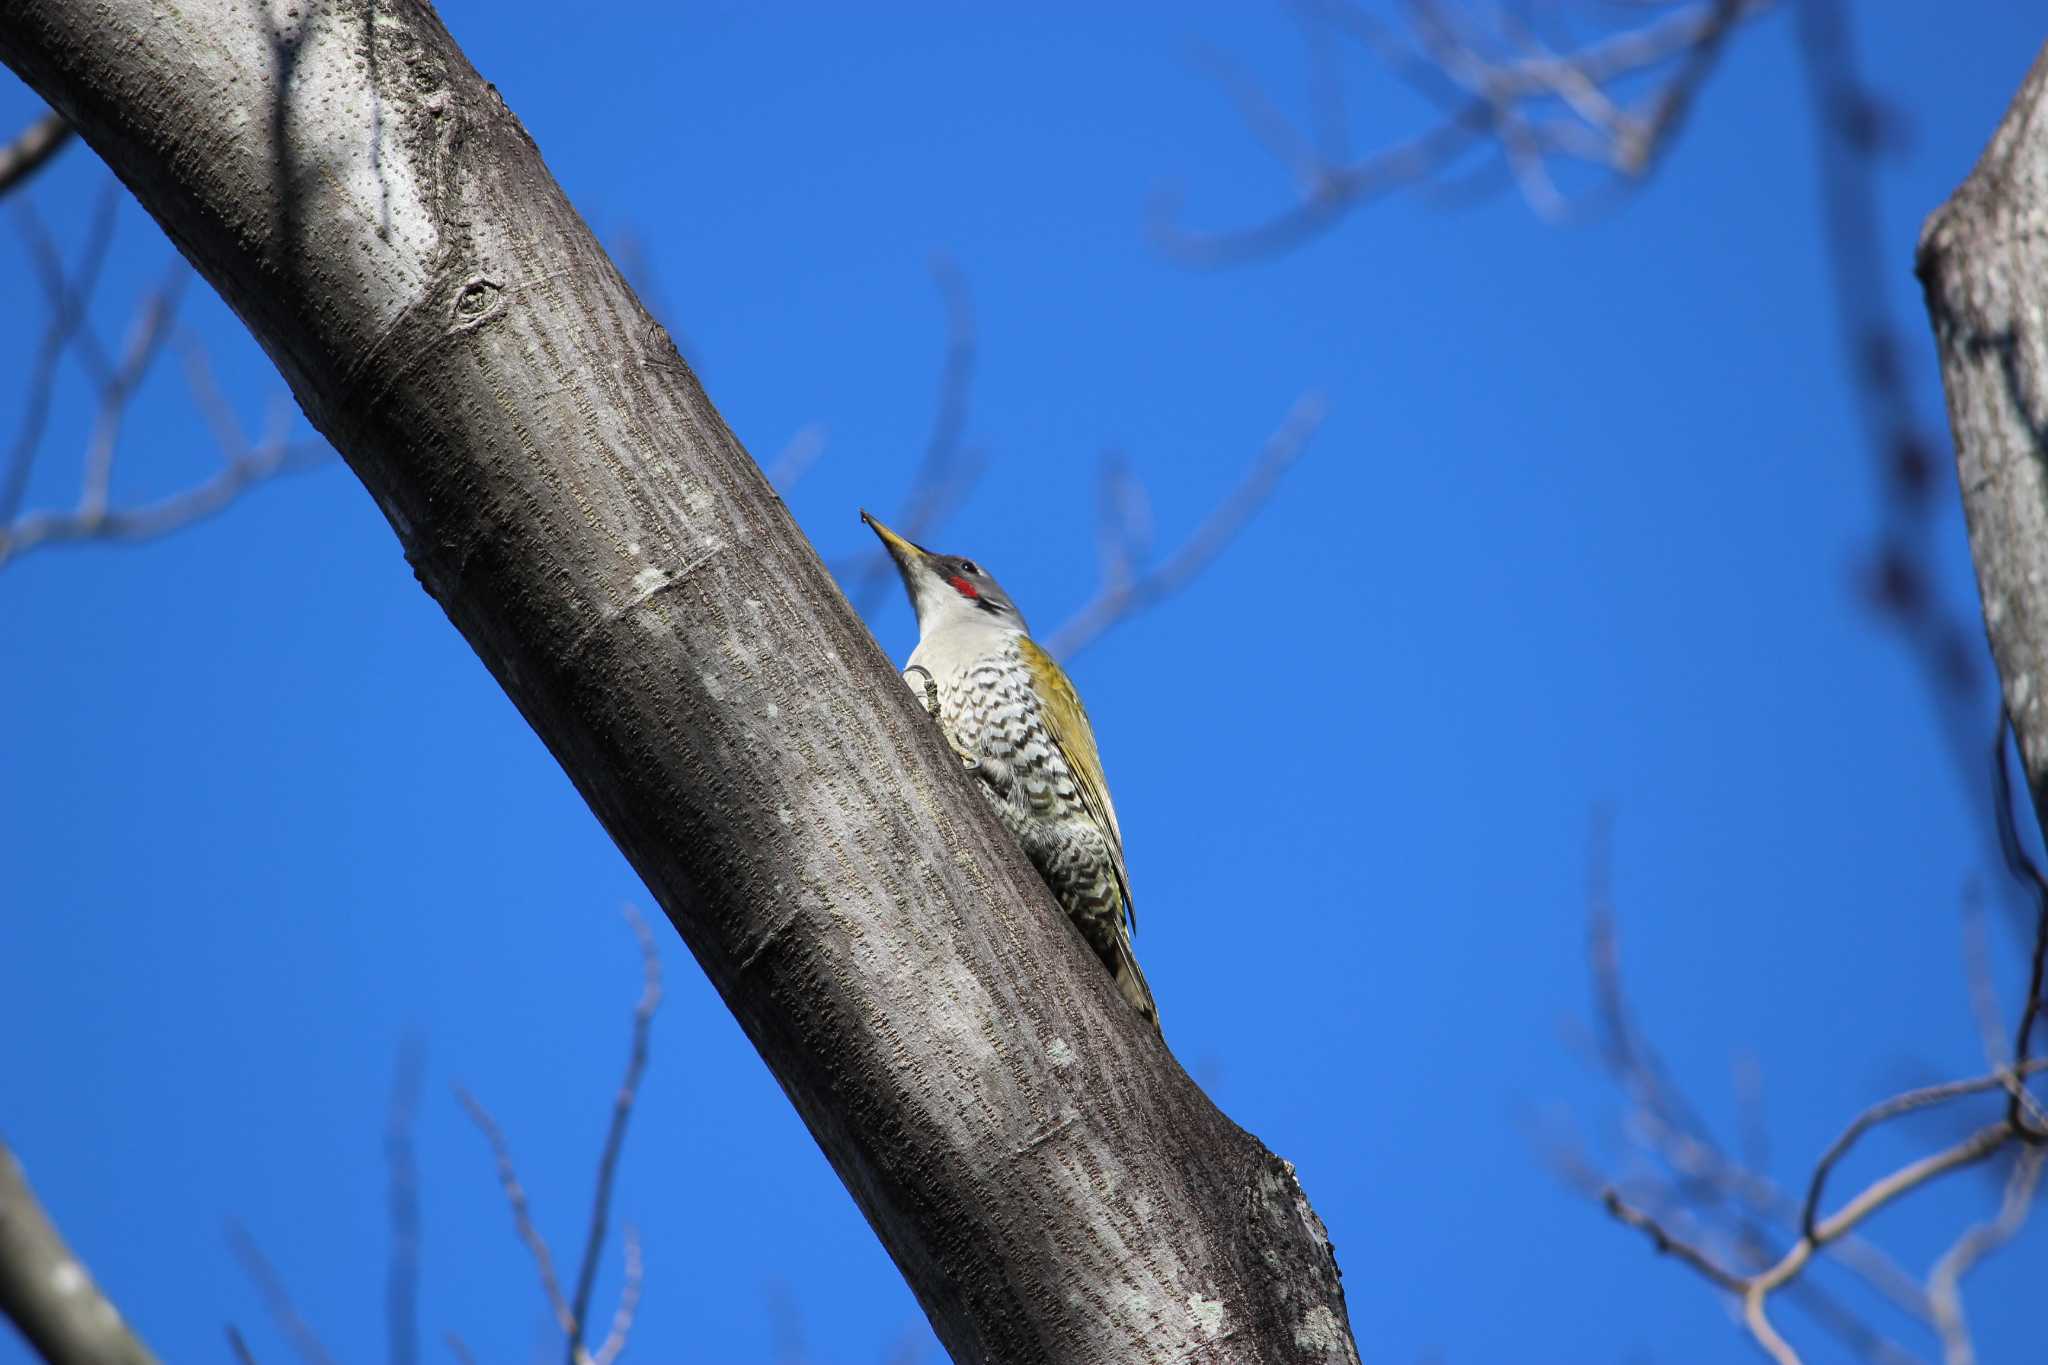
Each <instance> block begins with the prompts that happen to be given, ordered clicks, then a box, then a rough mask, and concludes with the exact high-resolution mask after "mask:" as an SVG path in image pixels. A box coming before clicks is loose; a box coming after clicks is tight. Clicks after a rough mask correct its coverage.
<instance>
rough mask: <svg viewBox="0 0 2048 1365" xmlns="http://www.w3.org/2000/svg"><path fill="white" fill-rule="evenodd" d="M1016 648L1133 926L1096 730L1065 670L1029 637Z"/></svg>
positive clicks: (1121, 848) (1118, 835)
mask: <svg viewBox="0 0 2048 1365" xmlns="http://www.w3.org/2000/svg"><path fill="white" fill-rule="evenodd" d="M1017 652H1018V655H1019V656H1020V657H1021V658H1022V659H1023V660H1024V666H1025V667H1026V668H1028V669H1030V670H1031V682H1032V685H1033V690H1034V691H1036V692H1037V693H1038V698H1039V705H1040V714H1041V715H1042V716H1044V718H1045V728H1046V731H1047V733H1048V734H1050V735H1051V736H1052V742H1053V743H1054V744H1056V745H1057V746H1059V751H1060V753H1061V755H1062V756H1064V757H1065V759H1066V760H1067V771H1068V772H1070V773H1072V774H1073V776H1074V786H1075V787H1076V788H1077V789H1078V790H1079V791H1080V793H1081V804H1082V805H1083V806H1085V807H1087V810H1088V814H1089V816H1090V817H1091V818H1093V819H1094V821H1095V823H1096V824H1097V825H1099V826H1100V827H1101V828H1102V829H1103V830H1104V831H1106V832H1107V833H1108V835H1109V848H1110V854H1111V857H1112V858H1113V859H1114V860H1115V863H1116V883H1117V888H1118V889H1119V890H1120V891H1122V892H1123V893H1124V917H1125V918H1126V919H1127V920H1129V921H1131V922H1132V923H1133V924H1134V925H1135V923H1136V921H1137V917H1136V914H1135V912H1133V910H1132V909H1131V877H1130V873H1129V872H1128V871H1126V870H1125V868H1124V835H1123V831H1122V830H1121V829H1119V828H1118V827H1117V823H1116V807H1115V806H1114V805H1113V804H1111V802H1110V799H1109V783H1108V781H1107V780H1105V779H1104V778H1103V775H1102V755H1101V754H1100V753H1098V752H1097V751H1096V748H1095V731H1094V729H1093V728H1092V727H1091V726H1090V725H1089V724H1088V712H1087V711H1086V710H1085V709H1084V708H1083V707H1082V705H1081V694H1080V693H1078V692H1076V691H1075V690H1074V684H1073V683H1071V682H1069V681H1068V680H1067V674H1066V670H1065V669H1063V668H1061V667H1060V666H1059V664H1058V662H1057V661H1055V660H1054V659H1053V657H1052V655H1050V654H1048V653H1046V652H1045V651H1044V650H1043V649H1041V648H1040V647H1039V645H1038V642H1037V641H1035V640H1033V639H1032V638H1031V637H1030V636H1028V635H1020V636H1018V637H1017Z"/></svg>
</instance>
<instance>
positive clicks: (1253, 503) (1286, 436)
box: [1047, 393, 1326, 659]
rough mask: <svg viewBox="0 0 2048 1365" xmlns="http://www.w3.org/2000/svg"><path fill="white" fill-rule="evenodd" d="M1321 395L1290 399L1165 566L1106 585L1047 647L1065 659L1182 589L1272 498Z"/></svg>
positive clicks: (1314, 419) (1304, 440) (1312, 429)
mask: <svg viewBox="0 0 2048 1365" xmlns="http://www.w3.org/2000/svg"><path fill="white" fill-rule="evenodd" d="M1325 411H1326V409H1325V405H1324V403H1323V398H1322V395H1320V394H1315V393H1309V394H1304V395H1302V396H1301V397H1300V398H1298V399H1296V400H1295V403H1294V406H1293V407H1292V408H1291V409H1289V410H1288V413H1287V416H1286V417H1285V418H1284V419H1282V421H1281V423H1280V426H1279V428H1278V429H1277V430H1275V431H1274V432H1273V434H1272V435H1271V436H1268V437H1267V438H1266V443H1265V445H1264V446H1263V447H1261V448H1260V451H1259V454H1258V458H1257V459H1255V460H1253V461H1252V465H1251V468H1250V469H1248V470H1246V471H1245V475H1244V478H1243V479H1242V480H1240V481H1239V483H1238V486H1237V487H1236V488H1235V489H1233V490H1232V491H1231V493H1230V495H1229V496H1228V497H1226V498H1225V499H1224V500H1223V501H1222V502H1221V503H1219V504H1218V505H1217V506H1216V508H1215V510H1213V511H1212V512H1210V513H1209V515H1208V516H1207V517H1206V518H1205V519H1204V520H1203V521H1202V524H1201V525H1200V526H1197V527H1196V528H1195V531H1194V534H1192V535H1190V536H1189V537H1188V538H1187V540H1186V541H1184V542H1183V543H1182V544H1181V547H1180V548H1179V549H1178V550H1176V551H1174V552H1173V554H1171V555H1169V556H1168V557H1167V559H1166V562H1165V563H1163V564H1160V565H1158V566H1157V567H1156V568H1153V569H1150V570H1147V571H1146V572H1144V573H1142V574H1139V575H1137V576H1135V577H1132V576H1129V575H1128V574H1125V575H1122V576H1121V581H1116V580H1110V581H1105V582H1104V583H1103V584H1102V585H1101V586H1100V587H1099V588H1098V589H1097V591H1096V594H1095V596H1094V597H1093V598H1091V599H1090V600H1089V601H1088V602H1086V603H1085V604H1083V606H1082V607H1081V609H1080V610H1079V611H1077V612H1075V613H1074V615H1073V616H1072V617H1070V618H1069V619H1068V620H1067V622H1066V623H1065V624H1064V625H1062V626H1060V628H1059V629H1058V630H1055V631H1054V632H1053V633H1052V635H1051V637H1050V642H1049V644H1048V645H1047V649H1048V650H1049V651H1050V652H1051V653H1052V654H1053V655H1054V656H1056V657H1059V658H1065V659H1070V658H1072V657H1073V656H1074V655H1076V654H1079V653H1080V652H1081V651H1082V650H1084V649H1086V648H1087V647H1088V646H1089V645H1091V644H1093V643H1095V641H1097V640H1099V639H1101V638H1102V635H1103V633H1104V632H1105V631H1107V630H1108V629H1109V628H1110V627H1111V626H1114V625H1116V624H1117V623H1119V622H1121V621H1124V620H1127V619H1128V618H1130V617H1132V616H1135V615H1137V614H1138V613H1139V612H1141V611H1145V610H1147V609H1149V608H1151V607H1155V606H1157V605H1158V604H1159V603H1160V602H1162V601H1164V600H1165V599H1166V598H1168V597H1171V596H1172V595H1173V594H1175V593H1177V592H1179V591H1180V590H1181V589H1182V588H1185V587H1186V586H1187V585H1188V583H1189V582H1190V581H1192V580H1193V579H1194V577H1195V576H1196V575H1197V574H1199V573H1201V572H1202V570H1203V569H1206V568H1207V567H1209V563H1210V561H1212V560H1214V559H1215V558H1216V556H1217V555H1219V554H1221V553H1222V552H1223V549H1224V547H1225V546H1227V545H1229V544H1230V542H1231V541H1232V540H1234V539H1235V538H1236V537H1237V534H1238V533H1239V532H1240V531H1242V530H1243V529H1244V527H1245V523H1247V522H1248V521H1250V520H1251V519H1252V517H1253V516H1254V515H1255V514H1256V513H1257V512H1258V510H1259V509H1260V508H1261V507H1263V506H1265V505H1266V502H1267V501H1268V500H1269V499H1270V498H1271V497H1272V496H1273V490H1274V489H1275V488H1277V487H1278V486H1279V484H1280V479H1281V477H1282V476H1283V475H1285V474H1286V473H1287V471H1288V470H1289V469H1290V468H1292V467H1293V465H1294V462H1295V461H1296V460H1298V459H1300V458H1301V456H1302V454H1303V453H1304V452H1305V451H1306V450H1307V449H1308V445H1309V441H1310V440H1311V439H1312V438H1313V437H1314V436H1315V434H1316V431H1317V429H1318V428H1319V427H1321V426H1322V423H1323V417H1324V415H1325Z"/></svg>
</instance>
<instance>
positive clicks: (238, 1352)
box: [228, 1322, 256, 1365]
mask: <svg viewBox="0 0 2048 1365" xmlns="http://www.w3.org/2000/svg"><path fill="white" fill-rule="evenodd" d="M228 1349H229V1350H231V1351H233V1352H234V1353H235V1359H236V1360H237V1361H238V1362H240V1365H256V1353H255V1352H254V1351H251V1350H250V1349H249V1343H248V1342H247V1341H245V1340H243V1339H242V1329H241V1328H239V1327H237V1326H235V1325H234V1324H233V1323H232V1322H231V1323H229V1324H228Z"/></svg>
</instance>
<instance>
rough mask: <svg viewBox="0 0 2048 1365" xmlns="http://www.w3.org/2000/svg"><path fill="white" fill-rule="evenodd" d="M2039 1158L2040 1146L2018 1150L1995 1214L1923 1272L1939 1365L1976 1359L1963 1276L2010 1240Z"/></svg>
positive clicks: (2022, 1217)
mask: <svg viewBox="0 0 2048 1365" xmlns="http://www.w3.org/2000/svg"><path fill="white" fill-rule="evenodd" d="M2042 1158H2043V1149H2042V1148H2040V1147H2029V1148H2027V1149H2026V1150H2025V1151H2022V1152H2021V1153H2020V1156H2019V1160H2017V1161H2015V1162H2014V1163H2013V1165H2012V1170H2011V1172H2010V1173H2008V1174H2007V1176H2006V1179H2005V1196H2004V1198H2003V1199H2001V1200H2000V1201H1999V1208H1998V1216H1997V1217H1995V1218H1992V1219H1989V1220H1987V1221H1985V1222H1982V1223H1978V1224H1976V1225H1974V1226H1972V1227H1971V1228H1970V1229H1968V1230H1967V1231H1966V1232H1964V1233H1963V1235H1962V1236H1961V1237H1958V1238H1957V1239H1956V1241H1955V1244H1954V1245H1953V1246H1951V1247H1950V1248H1949V1249H1948V1250H1947V1251H1946V1252H1944V1253H1942V1256H1941V1259H1940V1260H1938V1261H1936V1262H1935V1263H1934V1269H1933V1270H1932V1271H1930V1272H1929V1273H1928V1276H1927V1298H1928V1301H1929V1302H1930V1303H1932V1304H1933V1305H1934V1321H1935V1326H1936V1328H1937V1329H1938V1330H1939V1331H1940V1333H1941V1349H1942V1361H1943V1365H1973V1363H1974V1362H1975V1360H1976V1358H1977V1351H1976V1345H1975V1343H1974V1342H1973V1341H1972V1340H1971V1338H1970V1330H1969V1326H1968V1324H1967V1323H1966V1322H1965V1321H1964V1318H1963V1296H1962V1281H1963V1277H1964V1276H1966V1275H1968V1274H1969V1273H1970V1272H1971V1271H1972V1270H1974V1269H1976V1268H1977V1266H1979V1265H1980V1264H1982V1263H1983V1261H1984V1259H1985V1258H1986V1257H1987V1256H1989V1255H1991V1254H1992V1253H1993V1252H1995V1251H1997V1250H1998V1249H1999V1248H2000V1247H2002V1246H2004V1245H2005V1244H2006V1243H2007V1242H2010V1241H2011V1240H2012V1239H2013V1237H2014V1236H2015V1235H2017V1234H2018V1232H2019V1230H2020V1228H2021V1226H2022V1225H2023V1224H2025V1222H2026V1221H2027V1214H2028V1213H2029V1212H2030V1211H2031V1210H2032V1208H2033V1206H2034V1193H2035V1191H2036V1190H2037V1189H2038V1188H2039V1187H2040V1180H2041V1162H2042Z"/></svg>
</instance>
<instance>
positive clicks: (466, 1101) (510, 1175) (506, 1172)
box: [455, 1085, 576, 1340]
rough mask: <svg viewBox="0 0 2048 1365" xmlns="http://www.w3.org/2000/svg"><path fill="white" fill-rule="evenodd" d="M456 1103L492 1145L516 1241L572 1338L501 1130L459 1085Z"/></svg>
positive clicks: (570, 1321) (551, 1265) (572, 1324)
mask: <svg viewBox="0 0 2048 1365" xmlns="http://www.w3.org/2000/svg"><path fill="white" fill-rule="evenodd" d="M455 1099H456V1102H457V1103H459V1104H461V1106H462V1108H463V1111H464V1112H465V1113H467V1114H468V1115H469V1118H470V1122H472V1123H474V1124H475V1125H476V1126H477V1129H478V1131H479V1132H481V1133H482V1134H483V1135H484V1141H486V1142H488V1143H489V1144H490V1145H491V1159H492V1160H493V1161H495V1162H496V1163H497V1166H498V1184H499V1186H500V1187H502V1188H503V1190H504V1191H505V1202H506V1203H507V1204H509V1205H511V1208H512V1224H513V1226H514V1227H515V1228H516V1229H517V1230H518V1233H519V1240H520V1241H522V1242H524V1243H525V1244H526V1249H527V1250H528V1251H529V1252H531V1253H532V1254H533V1263H534V1266H535V1268H536V1269H537V1270H538V1271H539V1272H540V1287H541V1292H542V1293H543V1294H545V1295H547V1300H548V1310H549V1311H550V1312H552V1313H553V1314H554V1315H555V1325H556V1326H558V1327H560V1328H561V1329H562V1335H563V1336H564V1337H567V1338H569V1339H571V1340H574V1338H575V1335H576V1319H575V1317H574V1315H573V1314H571V1313H570V1311H569V1301H568V1300H567V1299H565V1298H563V1297H562V1283H561V1281H560V1280H558V1279H556V1278H555V1259H554V1257H553V1256H551V1255H550V1254H549V1253H548V1243H547V1239H546V1238H545V1237H543V1236H541V1233H540V1229H539V1228H538V1227H537V1226H535V1225H534V1221H533V1214H532V1212H531V1211H530V1210H529V1209H528V1208H527V1204H526V1187H525V1186H523V1185H521V1184H520V1183H519V1172H518V1170H517V1169H516V1168H515V1167H514V1166H513V1165H512V1149H511V1148H510V1147H509V1146H508V1145H507V1144H506V1142H505V1133H504V1130H503V1129H501V1128H499V1127H498V1121H497V1120H496V1119H494V1118H492V1117H491V1113H490V1111H489V1110H488V1109H485V1108H484V1107H483V1105H482V1104H480V1103H478V1102H477V1098H476V1096H474V1095H472V1094H470V1093H469V1091H467V1090H465V1089H464V1088H463V1087H462V1086H460V1085H457V1086H456V1087H455Z"/></svg>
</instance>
